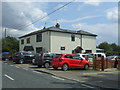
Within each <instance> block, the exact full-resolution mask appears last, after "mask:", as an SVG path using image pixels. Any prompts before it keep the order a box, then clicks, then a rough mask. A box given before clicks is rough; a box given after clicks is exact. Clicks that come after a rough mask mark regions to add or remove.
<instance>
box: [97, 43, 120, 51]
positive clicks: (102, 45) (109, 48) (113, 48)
mask: <svg viewBox="0 0 120 90" xmlns="http://www.w3.org/2000/svg"><path fill="white" fill-rule="evenodd" d="M97 47H98V48H100V49H104V51H105V53H120V46H119V45H117V44H115V43H112V44H109V43H107V42H102V43H100V44H99V45H98V46H97Z"/></svg>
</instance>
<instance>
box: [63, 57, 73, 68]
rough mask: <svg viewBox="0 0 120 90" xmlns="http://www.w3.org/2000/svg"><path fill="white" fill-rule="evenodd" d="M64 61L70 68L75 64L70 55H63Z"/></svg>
mask: <svg viewBox="0 0 120 90" xmlns="http://www.w3.org/2000/svg"><path fill="white" fill-rule="evenodd" d="M64 60H65V62H66V63H68V64H69V67H70V68H74V66H75V62H74V59H73V56H72V55H65V56H64Z"/></svg>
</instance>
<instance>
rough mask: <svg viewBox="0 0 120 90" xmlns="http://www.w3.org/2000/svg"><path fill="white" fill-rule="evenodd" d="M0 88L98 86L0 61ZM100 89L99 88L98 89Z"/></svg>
mask: <svg viewBox="0 0 120 90" xmlns="http://www.w3.org/2000/svg"><path fill="white" fill-rule="evenodd" d="M2 88H3V90H4V88H94V89H96V90H97V89H98V87H94V86H90V85H86V84H83V83H79V82H75V81H71V80H67V79H63V78H59V77H56V76H53V75H49V74H45V73H42V72H36V71H34V70H31V69H28V68H22V67H19V66H15V65H12V64H8V63H2ZM99 90H100V89H99Z"/></svg>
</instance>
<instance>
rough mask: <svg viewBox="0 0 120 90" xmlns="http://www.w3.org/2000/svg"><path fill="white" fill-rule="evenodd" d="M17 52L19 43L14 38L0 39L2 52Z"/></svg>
mask: <svg viewBox="0 0 120 90" xmlns="http://www.w3.org/2000/svg"><path fill="white" fill-rule="evenodd" d="M18 50H19V41H18V40H17V39H16V38H15V37H10V36H7V37H6V38H2V52H10V53H14V52H16V51H18Z"/></svg>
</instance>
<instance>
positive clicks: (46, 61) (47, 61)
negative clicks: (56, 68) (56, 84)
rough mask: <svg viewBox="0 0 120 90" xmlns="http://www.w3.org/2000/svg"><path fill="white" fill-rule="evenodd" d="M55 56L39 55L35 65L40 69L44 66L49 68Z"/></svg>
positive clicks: (49, 54) (51, 54)
mask: <svg viewBox="0 0 120 90" xmlns="http://www.w3.org/2000/svg"><path fill="white" fill-rule="evenodd" d="M54 56H55V54H54V53H41V54H37V55H36V58H35V63H36V64H37V66H38V67H42V66H44V67H45V68H48V67H50V66H51V62H52V58H53V57H54Z"/></svg>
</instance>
